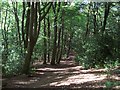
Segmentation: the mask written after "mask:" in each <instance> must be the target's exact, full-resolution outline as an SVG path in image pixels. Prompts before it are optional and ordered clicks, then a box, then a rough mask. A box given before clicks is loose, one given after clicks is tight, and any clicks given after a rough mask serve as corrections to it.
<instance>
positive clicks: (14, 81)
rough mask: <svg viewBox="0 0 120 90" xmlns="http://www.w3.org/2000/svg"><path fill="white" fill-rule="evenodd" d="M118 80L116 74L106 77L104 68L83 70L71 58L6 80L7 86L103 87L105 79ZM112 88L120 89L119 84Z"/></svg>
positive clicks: (119, 78)
mask: <svg viewBox="0 0 120 90" xmlns="http://www.w3.org/2000/svg"><path fill="white" fill-rule="evenodd" d="M110 80H112V81H115V82H117V81H120V77H119V76H117V75H111V76H110V77H109V79H108V76H107V74H106V70H105V69H88V70H84V69H83V68H82V66H77V65H75V64H74V62H73V61H72V60H62V61H61V64H60V65H56V66H51V65H39V67H38V68H37V69H36V72H35V73H34V75H32V76H31V77H27V76H25V75H20V76H16V77H14V78H11V79H10V80H9V81H8V84H7V86H6V87H7V88H105V87H106V86H105V83H106V82H107V81H110ZM113 88H118V89H120V86H118V85H117V86H114V87H113Z"/></svg>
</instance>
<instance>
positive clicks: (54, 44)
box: [51, 15, 57, 65]
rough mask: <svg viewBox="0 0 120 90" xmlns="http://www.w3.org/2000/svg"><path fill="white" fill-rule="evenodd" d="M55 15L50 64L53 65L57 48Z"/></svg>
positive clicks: (55, 17) (55, 18)
mask: <svg viewBox="0 0 120 90" xmlns="http://www.w3.org/2000/svg"><path fill="white" fill-rule="evenodd" d="M56 41H57V16H56V15H55V16H54V43H53V51H52V60H51V65H55V58H56V50H57V46H56V45H57V42H56Z"/></svg>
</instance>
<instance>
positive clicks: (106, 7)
mask: <svg viewBox="0 0 120 90" xmlns="http://www.w3.org/2000/svg"><path fill="white" fill-rule="evenodd" d="M110 6H111V3H110V2H105V11H104V21H103V27H102V34H104V32H105V27H106V24H107V18H108V16H109V12H110Z"/></svg>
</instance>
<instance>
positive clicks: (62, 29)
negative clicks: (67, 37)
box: [57, 9, 64, 64]
mask: <svg viewBox="0 0 120 90" xmlns="http://www.w3.org/2000/svg"><path fill="white" fill-rule="evenodd" d="M61 23H62V26H61V48H60V54H59V59H58V61H57V64H60V60H61V59H62V55H63V46H64V45H63V42H64V41H63V40H64V10H63V9H62V17H61Z"/></svg>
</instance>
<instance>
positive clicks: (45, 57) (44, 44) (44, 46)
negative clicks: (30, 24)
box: [43, 18, 47, 64]
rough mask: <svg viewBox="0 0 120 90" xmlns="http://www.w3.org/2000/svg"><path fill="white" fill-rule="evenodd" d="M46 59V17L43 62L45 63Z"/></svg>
mask: <svg viewBox="0 0 120 90" xmlns="http://www.w3.org/2000/svg"><path fill="white" fill-rule="evenodd" d="M46 59H47V41H46V19H45V18H44V62H43V64H46Z"/></svg>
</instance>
